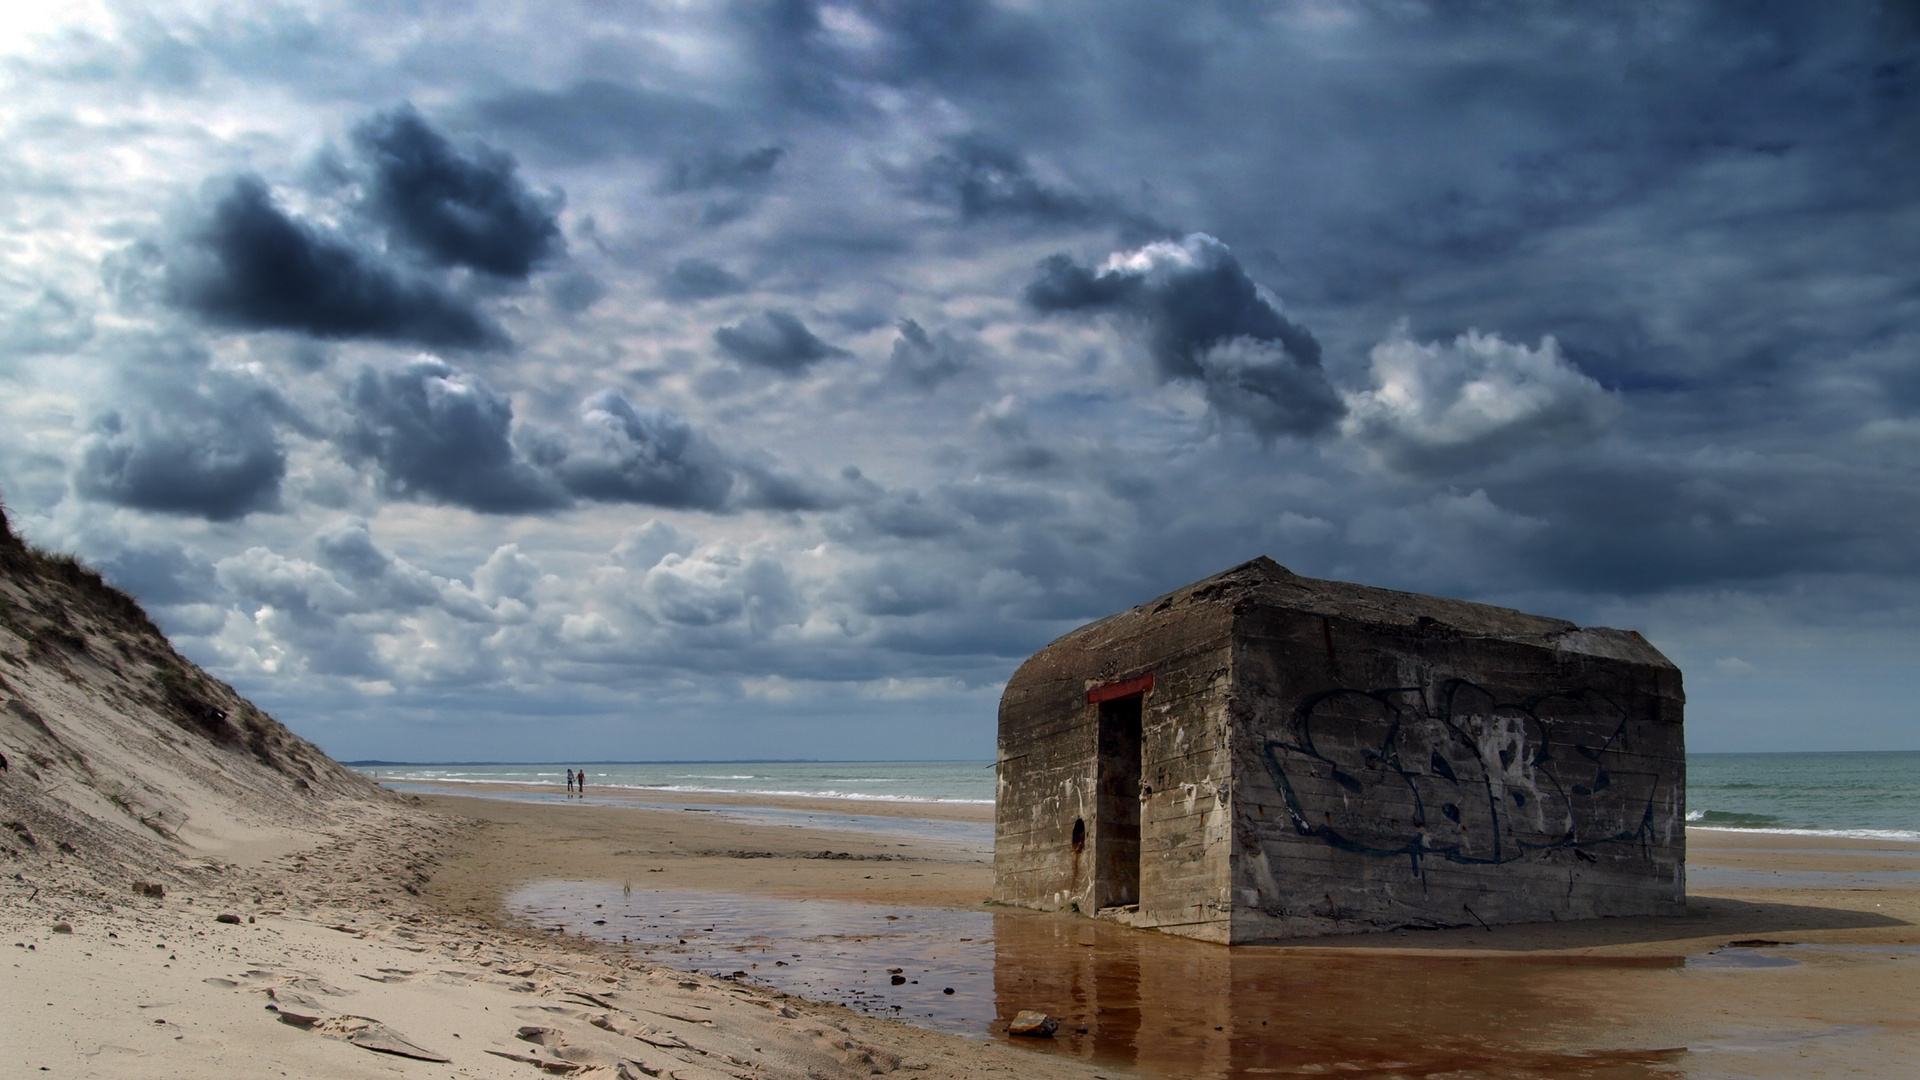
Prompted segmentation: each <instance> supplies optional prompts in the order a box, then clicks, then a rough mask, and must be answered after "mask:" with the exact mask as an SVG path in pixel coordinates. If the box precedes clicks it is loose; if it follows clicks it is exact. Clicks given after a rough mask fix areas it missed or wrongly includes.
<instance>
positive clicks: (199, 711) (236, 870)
mask: <svg viewBox="0 0 1920 1080" xmlns="http://www.w3.org/2000/svg"><path fill="white" fill-rule="evenodd" d="M0 752H4V753H5V754H6V757H7V759H8V764H9V768H8V770H7V772H6V773H4V774H0V823H3V824H4V825H5V829H4V831H0V869H4V877H3V878H0V932H4V934H5V944H4V947H5V948H6V949H7V950H8V952H9V953H11V955H10V956H8V957H7V963H8V965H9V970H8V973H7V977H6V978H0V1028H3V1029H4V1030H3V1031H0V1035H3V1036H4V1037H3V1038H0V1043H4V1044H5V1048H6V1051H5V1056H6V1058H7V1060H8V1062H9V1071H8V1075H23V1076H24V1075H35V1076H37V1075H53V1076H116V1077H117V1076H125V1075H130V1074H138V1075H142V1076H152V1077H165V1076H181V1077H203V1078H218V1077H248V1078H252V1077H259V1076H273V1075H288V1076H299V1077H305V1076H328V1077H360V1076H367V1077H373V1076H391V1075H393V1074H394V1073H395V1072H396V1071H398V1072H401V1073H403V1074H407V1075H415V1074H417V1075H422V1076H428V1075H431V1076H448V1075H451V1076H474V1077H495V1076H497V1077H529V1076H538V1075H576V1076H606V1077H615V1076H618V1077H629V1078H638V1077H654V1076H659V1077H669V1078H677V1080H709V1078H712V1080H720V1078H723V1077H724V1078H742V1080H744V1078H749V1077H763V1076H793V1077H815V1078H840V1077H865V1076H872V1075H875V1074H885V1073H891V1072H895V1071H912V1072H916V1073H923V1074H926V1075H929V1076H961V1075H967V1076H973V1075H980V1074H982V1073H987V1072H992V1071H995V1070H1000V1069H1006V1070H1009V1071H1011V1068H1012V1067H1013V1066H1014V1063H1015V1062H1016V1061H1017V1060H1018V1059H1017V1057H1016V1056H1015V1055H1014V1054H1013V1053H1012V1052H1010V1051H1008V1050H1006V1049H1005V1048H1003V1047H994V1046H989V1045H983V1044H980V1043H977V1042H969V1041H966V1040H962V1039H957V1038H953V1037H951V1036H944V1035H938V1034H933V1033H930V1032H922V1031H918V1030H915V1029H912V1028H908V1027H905V1026H904V1025H900V1024H897V1023H888V1022H886V1021H882V1020H874V1019H868V1018H865V1017H861V1016H857V1015H855V1014H854V1013H851V1012H849V1011H847V1010H844V1009H839V1008H836V1007H832V1006H825V1005H816V1004H812V1003H808V1002H803V1001H799V1000H797V999H791V998H784V997H782V996H781V995H778V994H774V993H772V992H770V991H766V990H762V989H757V988H752V987H747V986H741V985H736V984H734V983H732V982H729V981H727V980H723V979H715V978H709V977H702V976H697V975H689V974H684V973H681V972H678V971H674V970H671V969H668V968H656V967H654V966H651V965H646V964H640V963H635V962H634V961H632V960H630V959H627V958H624V957H621V956H618V955H615V954H613V953H611V952H609V951H607V950H605V949H602V948H597V947H595V946H593V945H591V944H589V943H586V942H583V941H580V940H578V939H574V938H565V937H562V938H559V939H557V940H556V939H555V936H554V935H552V934H541V933H539V932H537V931H535V930H533V929H532V928H528V927H518V926H514V925H512V924H511V923H510V922H509V921H508V920H507V919H505V918H504V917H503V915H502V913H500V912H499V911H497V910H494V909H495V908H497V904H496V903H494V902H493V901H492V900H488V901H485V903H487V904H488V905H489V906H488V908H487V909H486V910H480V909H478V908H474V909H472V910H469V911H465V912H457V911H452V910H450V905H449V904H448V903H447V902H446V900H447V897H445V896H438V897H436V896H435V895H434V891H433V890H434V884H433V883H434V878H435V875H436V874H437V873H439V871H440V869H441V865H442V860H443V859H444V857H445V856H446V855H447V854H448V853H449V852H453V851H467V852H469V854H470V855H471V854H472V853H474V851H475V848H474V845H475V843H476V842H477V833H476V831H477V828H478V826H477V825H476V824H475V823H474V822H471V821H468V820H465V819H463V818H461V817H459V816H458V815H455V814H446V813H434V812H430V811H428V810H425V809H422V808H421V807H420V806H419V805H418V803H419V800H417V799H412V800H409V799H404V798H402V797H399V796H395V795H392V794H390V793H388V792H386V791H384V790H382V789H380V788H378V787H377V786H375V785H374V784H372V783H370V782H368V781H367V780H365V779H364V778H362V777H360V776H359V775H358V774H356V773H353V772H352V771H351V770H348V769H346V768H344V767H342V766H340V765H339V764H337V763H336V762H334V761H332V760H331V759H329V758H328V757H327V756H326V755H325V754H323V753H322V752H320V750H318V749H317V748H316V747H314V746H313V745H312V744H310V743H308V742H306V741H305V740H303V739H300V738H299V737H298V736H296V735H294V734H292V733H291V732H289V731H288V730H287V729H286V728H285V727H283V726H282V725H280V724H279V723H278V722H276V721H275V720H273V719H272V718H271V717H269V716H267V715H266V714H264V713H262V712H261V711H260V710H259V709H257V708H255V707H254V706H253V705H252V704H251V703H249V702H247V701H245V700H244V699H242V698H241V697H239V696H238V695H237V694H235V693H234V692H233V690H232V689H231V688H230V687H227V686H226V685H224V684H222V683H220V682H219V681H217V680H215V679H212V678H211V677H209V676H207V675H206V674H205V673H204V672H202V671H200V670H199V669H198V668H197V667H195V666H194V665H193V664H191V663H189V662H188V661H186V660H185V659H184V658H182V657H181V656H179V654H177V653H176V652H174V650H173V649H172V647H171V646H170V645H169V644H168V643H167V641H166V639H165V638H164V636H163V635H161V633H160V632H159V631H158V630H157V629H156V628H155V627H154V626H153V625H152V623H151V622H150V621H149V620H148V619H147V617H146V616H145V614H144V613H143V612H141V611H140V609H139V606H138V605H137V604H135V603H134V602H133V601H132V600H130V599H128V598H127V597H126V596H124V595H123V594H120V593H118V592H117V591H115V590H113V589H111V588H109V587H107V586H106V585H104V584H103V583H102V582H101V581H100V579H99V578H98V577H97V576H96V575H94V574H93V573H91V572H90V571H88V570H86V569H85V568H84V567H82V566H80V565H79V564H77V563H75V562H74V561H73V560H71V559H66V558H61V557H56V556H48V555H46V554H44V553H39V552H35V551H32V550H30V549H28V548H27V547H26V546H25V545H23V544H22V543H21V542H20V541H19V540H18V539H17V538H16V537H15V536H14V534H13V533H12V532H11V530H10V529H8V528H6V527H5V526H4V525H0ZM721 832H723V833H725V836H721V835H716V836H715V838H714V840H713V842H714V843H723V842H725V840H726V839H729V838H733V837H734V836H735V834H736V831H735V830H730V829H722V830H721ZM488 855H490V856H491V857H492V858H493V860H494V861H495V862H496V864H504V866H509V867H510V866H512V865H514V864H515V863H516V862H517V861H518V860H517V857H516V853H515V852H513V851H512V850H502V851H494V852H489V853H486V854H485V855H481V856H480V858H479V866H480V871H479V872H480V873H481V875H482V876H483V877H488V876H489V875H490V874H492V871H489V870H488V869H487V863H488V858H487V856H488ZM464 865H466V866H467V868H468V869H469V870H471V869H472V868H473V859H472V858H469V859H468V861H467V863H466V864H464ZM494 869H495V870H498V869H500V866H499V865H496V866H495V868H494ZM462 880H465V879H464V878H463V879H462ZM444 891H445V890H442V892H444ZM455 892H457V893H461V895H472V894H473V890H472V888H471V887H470V883H469V886H468V887H466V888H465V891H464V892H462V890H455ZM479 894H480V895H484V896H491V895H492V894H491V893H489V892H488V891H487V890H484V889H482V890H479ZM468 906H471V905H468ZM1002 1059H1004V1060H1002ZM1049 1072H1050V1074H1057V1075H1069V1076H1077V1075H1082V1074H1084V1073H1085V1072H1086V1070H1085V1069H1083V1068H1082V1067H1080V1066H1078V1065H1072V1064H1063V1065H1062V1066H1061V1067H1060V1068H1056V1069H1050V1070H1049Z"/></svg>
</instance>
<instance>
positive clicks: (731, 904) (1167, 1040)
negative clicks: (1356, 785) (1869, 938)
mask: <svg viewBox="0 0 1920 1080" xmlns="http://www.w3.org/2000/svg"><path fill="white" fill-rule="evenodd" d="M509 906H510V907H511V908H512V909H513V910H515V911H516V912H518V913H519V914H521V915H522V916H524V917H525V918H527V919H528V920H530V921H531V922H532V923H533V924H535V925H538V926H545V927H550V928H554V929H561V928H564V929H565V930H566V931H567V932H569V933H581V934H586V935H589V936H592V937H596V938H599V939H601V940H603V941H607V942H612V943H616V944H624V945H626V947H627V948H629V949H631V950H632V951H633V952H634V953H635V954H636V955H637V956H641V957H644V958H647V959H651V960H655V961H659V962H662V963H667V964H671V965H673V966H676V967H680V968H683V969H687V970H698V971H703V972H707V973H710V974H720V975H724V976H728V977H735V978H740V979H742V980H743V981H751V982H755V983H760V984H763V985H767V986H771V987H774V988H777V989H780V990H784V991H787V992H789V993H794V994H799V995H803V996H806V997H809V998H813V999H815V1000H822V1001H835V1002H840V1003H843V1004H846V1005H849V1006H851V1007H853V1008H856V1009H860V1010H862V1011H865V1012H868V1013H870V1014H874V1015H884V1016H893V1017H897V1018H899V1019H901V1020H903V1021H907V1022H911V1023H915V1024H919V1025H923V1026H927V1027H933V1028H937V1029H941V1030H947V1031H953V1032H958V1033H962V1034H967V1035H972V1036H976V1037H992V1038H998V1039H1008V1038H1009V1036H1007V1035H1006V1025H1007V1021H1008V1020H1009V1019H1010V1018H1011V1017H1012V1016H1013V1015H1014V1013H1016V1012H1018V1011H1019V1010H1022V1009H1039V1010H1041V1011H1044V1012H1047V1013H1049V1014H1051V1015H1053V1016H1056V1017H1058V1018H1059V1019H1060V1029H1059V1031H1058V1033H1057V1034H1056V1036H1055V1037H1054V1038H1052V1039H1044V1040H1041V1039H1012V1040H1011V1041H1014V1042H1017V1043H1019V1044H1021V1045H1022V1046H1023V1047H1025V1048H1027V1049H1029V1050H1032V1051H1034V1052H1036V1053H1044V1054H1058V1055H1066V1056H1070V1057H1076V1058H1081V1059H1085V1060H1090V1061H1093V1062H1095V1063H1100V1064H1109V1065H1112V1066H1115V1067H1116V1068H1119V1069H1128V1068H1133V1069H1141V1070H1145V1071H1150V1072H1154V1073H1159V1074H1161V1075H1166V1076H1180V1077H1188V1076H1191V1077H1208V1078H1240V1077H1246V1078H1253V1077H1263V1076H1320V1075H1325V1076H1357V1077H1402V1076H1404V1077H1428V1078H1443V1077H1445V1078H1451V1077H1462V1078H1464V1077H1500V1078H1507V1077H1516V1078H1517V1077H1593V1078H1619V1080H1651V1078H1655V1077H1667V1078H1670V1077H1675V1076H1678V1075H1680V1073H1681V1069H1680V1062H1681V1060H1682V1058H1683V1056H1684V1053H1685V1052H1684V1051H1682V1050H1679V1049H1675V1048H1667V1047H1660V1046H1636V1045H1633V1038H1632V1033H1631V1032H1630V1031H1625V1030H1622V1029H1621V1026H1620V1025H1619V1024H1618V1023H1617V1021H1601V1022H1596V1021H1597V1018H1596V1017H1595V1015H1594V1014H1593V1013H1592V1011H1591V1010H1590V1009H1588V1008H1587V1007H1586V1004H1587V1002H1588V1000H1589V997H1588V995H1587V993H1586V991H1587V990H1588V989H1589V988H1591V987H1592V986H1593V982H1594V976H1595V975H1596V974H1599V973H1600V972H1599V971H1598V970H1597V969H1608V970H1610V971H1613V972H1617V974H1618V975H1619V976H1621V977H1623V978H1625V979H1628V980H1632V979H1634V978H1661V977H1669V978H1671V977H1678V976H1679V974H1680V973H1681V971H1682V970H1683V969H1682V967H1681V964H1680V961H1679V960H1678V959H1671V958H1618V957H1615V958H1604V959H1602V958H1589V957H1565V956H1557V957H1537V956H1531V957H1529V956H1514V957H1437V956H1431V955H1425V956H1393V955H1355V954H1352V953H1335V952H1330V951H1315V950H1304V949H1298V948H1259V947H1247V946H1241V947H1237V948H1232V949H1228V948H1225V947H1221V946H1215V945H1207V944H1204V943H1200V942H1191V941H1185V940H1181V939H1177V938H1170V937H1166V936H1164V935H1158V934H1149V933H1142V932H1138V931H1133V930H1128V929H1126V928H1123V927H1118V926H1113V925H1111V924H1106V923H1098V922H1094V921H1091V920H1087V919H1081V918H1075V917H1068V916H1053V915H1044V914H1038V913H1031V912H1024V911H1008V910H1004V909H1001V910H988V909H980V910H973V911H944V910H930V909H915V908H881V907H873V906H868V905H861V904H846V903H836V902H831V901H819V900H782V899H776V898H769V897H757V896H741V895H732V894H722V893H699V892H692V891H686V890H636V891H634V892H633V893H632V894H631V895H628V894H625V893H623V892H622V890H621V889H620V888H619V887H609V886H607V885H605V884H603V883H581V882H542V883H539V884H536V885H533V886H529V887H528V888H526V889H523V890H522V891H520V892H519V893H517V894H515V896H514V897H512V898H511V900H510V902H509ZM896 979H897V980H899V981H898V982H896V981H895V980H896ZM949 990H950V991H951V993H949V992H948V991H949Z"/></svg>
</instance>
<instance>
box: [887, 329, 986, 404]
mask: <svg viewBox="0 0 1920 1080" xmlns="http://www.w3.org/2000/svg"><path fill="white" fill-rule="evenodd" d="M971 362H972V357H971V356H970V355H969V351H968V349H967V348H966V346H965V345H963V344H961V343H960V342H959V341H957V340H955V339H954V337H953V335H952V334H949V333H947V332H946V331H945V330H942V331H941V332H940V333H939V334H938V335H937V336H935V335H930V334H928V333H927V331H926V329H925V328H924V327H922V326H921V325H920V324H919V323H917V322H914V321H913V320H912V319H901V320H900V336H899V337H898V338H895V339H894V342H893V353H892V355H891V356H890V357H888V360H887V375H888V376H889V377H890V378H894V379H898V380H900V381H901V382H905V383H907V384H909V385H911V386H916V387H918V388H920V389H922V390H930V389H932V388H933V387H935V386H938V385H940V384H941V383H943V382H945V381H947V380H948V379H951V378H953V377H954V376H955V375H958V374H960V373H961V372H962V371H965V370H966V369H967V366H968V364H970V363H971Z"/></svg>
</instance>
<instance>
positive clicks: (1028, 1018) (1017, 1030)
mask: <svg viewBox="0 0 1920 1080" xmlns="http://www.w3.org/2000/svg"><path fill="white" fill-rule="evenodd" d="M1059 1029H1060V1021H1058V1020H1055V1019H1054V1018H1053V1017H1051V1016H1048V1015H1047V1014H1046V1013H1043V1012H1040V1011H1038V1010H1035V1009H1021V1010H1020V1011H1019V1012H1018V1013H1015V1014H1014V1017H1013V1023H1011V1024H1008V1025H1007V1034H1009V1035H1025V1036H1027V1037H1028V1038H1033V1039H1051V1038H1053V1033H1054V1032H1055V1031H1058V1030H1059Z"/></svg>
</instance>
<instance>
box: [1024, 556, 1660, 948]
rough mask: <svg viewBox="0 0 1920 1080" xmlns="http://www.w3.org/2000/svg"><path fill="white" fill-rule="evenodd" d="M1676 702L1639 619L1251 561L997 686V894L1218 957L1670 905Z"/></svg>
mask: <svg viewBox="0 0 1920 1080" xmlns="http://www.w3.org/2000/svg"><path fill="white" fill-rule="evenodd" d="M1684 701H1685V699H1684V695H1683V693H1682V689H1681V679H1680V672H1679V669H1677V668H1676V667H1674V665H1673V664H1672V663H1671V662H1669V661H1668V660H1667V659H1666V658H1665V657H1664V656H1662V655H1661V654H1660V652H1659V651H1658V650H1656V649H1655V648H1654V647H1653V646H1652V645H1650V644H1648V643H1647V642H1646V640H1645V639H1644V638H1642V637H1641V636H1640V635H1639V634H1637V633H1634V632H1632V631H1620V630H1608V629H1597V628H1582V627H1579V626H1576V625H1574V624H1573V623H1569V622H1565V621H1563V620H1559V619H1549V618H1543V617H1539V616H1533V615H1526V614H1523V613H1521V612H1518V611H1512V610H1509V609H1505V608H1496V607H1491V606H1487V605H1483V604H1470V603H1466V602H1463V601H1458V600H1446V599H1440V598H1436V597H1426V596H1417V595H1414V594H1411V593H1402V592H1394V591H1391V590H1386V589H1374V588H1368V587H1366V586H1360V585H1351V584H1346V583H1342V582H1331V581H1318V580H1314V579H1311V578H1303V577H1300V576H1298V575H1295V574H1293V573H1291V572H1289V571H1288V570H1286V569H1285V568H1284V567H1282V566H1280V565H1279V564H1277V563H1275V562H1274V561H1273V560H1271V559H1266V558H1261V559H1256V560H1254V561H1253V562H1249V563H1245V564H1243V565H1241V566H1237V567H1234V568H1233V569H1231V570H1228V571H1226V572H1225V573H1222V574H1219V575H1216V576H1214V577H1211V578H1208V579H1206V580H1205V581H1201V582H1198V583H1196V584H1193V585H1190V586H1188V587H1186V588H1184V589H1180V590H1178V591H1176V592H1173V593H1169V594H1168V595H1166V596H1163V597H1160V598H1159V599H1157V600H1154V601H1152V602H1150V603H1148V604H1143V605H1141V606H1140V607H1136V608H1134V609H1132V610H1130V611H1125V612H1121V613H1120V614H1117V615H1113V616H1111V617H1109V618H1106V619H1102V620H1100V621H1098V622H1095V623H1092V624H1089V625H1087V626H1084V627H1082V628H1080V629H1079V630H1076V631H1074V632H1072V633H1070V634H1067V635H1066V636H1065V637H1062V638H1060V639H1059V640H1058V641H1055V642H1053V643H1052V644H1051V645H1048V646H1047V647H1046V648H1045V649H1043V650H1041V651H1040V652H1039V653H1037V654H1035V655H1034V656H1033V657H1032V658H1031V659H1029V660H1028V661H1027V662H1026V664H1024V665H1022V667H1021V668H1020V670H1019V671H1018V672H1017V673H1015V675H1014V677H1013V678H1012V679H1011V680H1010V681H1009V682H1008V684H1007V690H1006V693H1005V695H1004V696H1003V697H1002V698H1001V702H1000V738H999V755H998V798H997V801H996V811H995V825H994V899H995V900H997V901H999V902H1001V903H1007V904H1016V905H1021V906H1027V907H1037V908H1044V909H1065V908H1074V909H1077V910H1079V911H1081V912H1082V913H1085V914H1099V915H1102V916H1104V917H1109V918H1115V919H1118V920H1120V921H1123V922H1128V923H1131V924H1133V925H1136V926H1144V927H1153V928H1157V929H1161V930H1164V931H1167V932H1170V933H1176V934H1183V935H1186V936H1189V937H1195V938H1202V939H1205V940H1209V941H1219V942H1227V943H1239V942H1253V941H1273V940H1280V939H1284V938H1291V937H1302V936H1310V935H1317V934H1332V933H1353V932H1360V931H1367V930H1377V929H1386V928H1392V927H1405V926H1420V927H1432V926H1452V925H1472V924H1475V923H1485V924H1488V925H1491V924H1495V923H1512V922H1545V921H1549V920H1561V919H1585V918H1597V917H1603V916H1614V915H1679V914H1683V913H1684V911H1685V904H1686V876H1685V862H1686V835H1685V821H1686V761H1685V739H1684V735H1683V725H1682V717H1683V708H1684Z"/></svg>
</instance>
